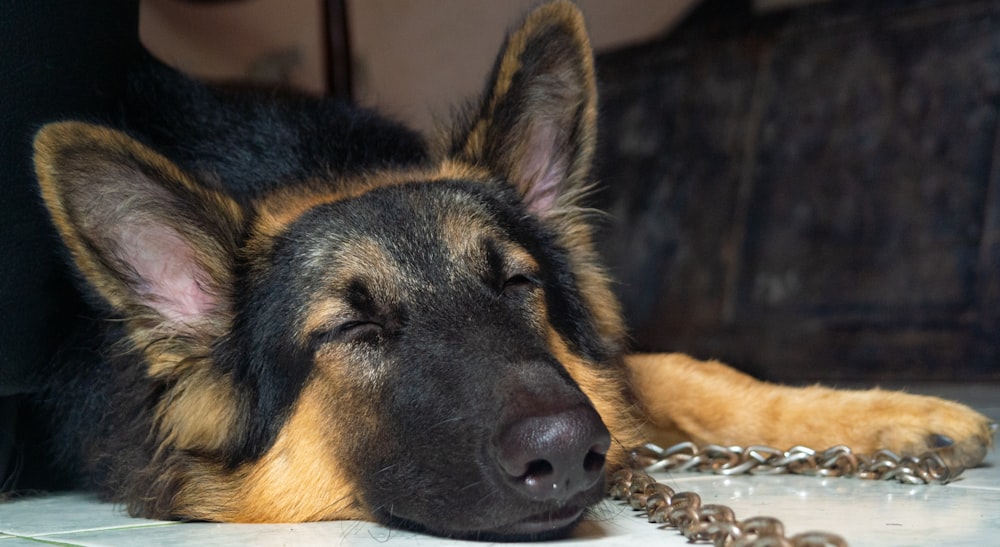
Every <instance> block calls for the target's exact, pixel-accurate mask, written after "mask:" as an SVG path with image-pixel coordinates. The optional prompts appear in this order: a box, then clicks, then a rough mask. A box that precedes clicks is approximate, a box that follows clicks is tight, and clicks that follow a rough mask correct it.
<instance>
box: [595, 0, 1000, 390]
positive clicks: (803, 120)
mask: <svg viewBox="0 0 1000 547" xmlns="http://www.w3.org/2000/svg"><path fill="white" fill-rule="evenodd" d="M720 6H721V4H719V3H717V2H708V3H707V5H706V6H704V7H703V9H701V10H700V11H699V12H697V13H696V14H695V16H694V17H693V18H692V19H691V20H690V21H688V23H687V25H686V26H685V27H683V28H682V30H681V32H680V33H679V34H678V35H677V36H676V37H674V38H673V39H671V40H666V41H664V42H662V43H659V44H649V45H646V46H644V47H642V48H637V49H634V50H631V51H628V52H619V53H617V54H615V55H608V56H604V57H602V58H601V59H600V60H599V68H600V69H601V70H600V74H601V75H602V92H603V95H602V99H603V100H604V104H605V113H604V118H603V123H602V129H603V130H604V133H603V139H604V141H603V144H602V153H603V154H604V156H605V163H603V164H602V165H601V169H600V175H601V178H602V180H603V181H605V182H606V183H608V184H610V185H611V188H609V189H608V190H606V191H605V193H604V194H602V195H601V200H600V201H601V204H602V206H605V207H607V208H608V210H609V211H610V212H611V213H612V215H613V216H614V218H615V219H617V221H618V223H617V224H615V225H613V227H612V228H609V229H608V230H607V232H606V234H605V237H606V240H605V245H604V249H605V250H606V254H607V256H608V259H609V261H610V262H611V263H612V264H613V268H614V270H615V272H616V273H617V274H618V275H619V278H620V279H621V280H622V284H621V285H620V287H619V292H620V293H621V295H622V298H623V301H624V302H625V306H626V311H627V313H628V315H629V317H630V319H631V321H632V325H633V326H634V333H635V337H636V343H637V345H638V346H639V347H640V348H643V349H658V350H662V349H679V350H684V351H689V352H692V353H694V354H696V355H699V356H702V357H718V358H723V359H727V360H731V361H734V362H737V363H739V364H742V365H743V366H744V368H747V369H749V370H751V371H754V372H756V373H758V374H760V375H763V376H767V377H772V378H780V379H808V378H827V379H840V378H843V379H853V378H860V379H876V378H878V379H892V378H901V377H907V378H914V377H919V378H935V379H947V378H970V377H976V378H994V379H1000V364H998V359H997V358H998V355H1000V336H998V325H1000V321H998V320H997V318H998V317H1000V312H998V308H1000V274H998V271H1000V207H998V204H997V202H998V201H1000V197H998V190H997V186H998V182H997V180H998V179H1000V176H998V174H997V173H998V172H1000V169H998V168H997V167H996V165H997V161H996V159H997V157H998V151H997V149H998V142H997V134H998V133H997V132H998V117H1000V103H998V101H997V98H998V97H1000V8H998V7H997V6H996V5H995V4H988V3H982V2H921V3H920V4H918V5H914V4H912V3H903V2H886V3H879V5H878V6H876V7H870V6H866V5H864V4H863V3H837V5H835V6H833V5H825V4H824V5H820V6H813V7H808V8H801V9H798V10H794V11H792V12H787V13H783V14H779V15H770V16H756V17H755V16H752V15H751V14H750V13H749V12H748V11H747V12H744V13H743V14H742V16H734V15H733V14H732V10H729V11H728V12H727V11H725V10H721V9H719V7H720Z"/></svg>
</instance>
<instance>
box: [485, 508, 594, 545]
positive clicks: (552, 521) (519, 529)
mask: <svg viewBox="0 0 1000 547" xmlns="http://www.w3.org/2000/svg"><path fill="white" fill-rule="evenodd" d="M585 511H586V508H582V507H575V506H570V507H564V508H562V509H559V510H555V511H546V512H544V513H540V514H537V515H533V516H530V517H528V518H525V519H521V520H519V521H517V522H513V523H511V524H507V525H505V526H501V527H499V528H496V529H494V530H485V531H479V532H476V534H475V535H476V537H475V539H481V540H486V541H546V540H550V539H559V538H563V537H566V536H567V535H569V533H570V531H572V530H573V528H575V527H576V525H577V524H579V522H580V521H581V520H583V515H584V513H585ZM467 539H468V538H467Z"/></svg>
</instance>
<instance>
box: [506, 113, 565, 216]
mask: <svg viewBox="0 0 1000 547" xmlns="http://www.w3.org/2000/svg"><path fill="white" fill-rule="evenodd" d="M529 134H530V138H529V140H528V143H527V144H526V145H525V147H524V156H523V157H522V158H521V159H520V162H521V165H520V169H519V170H518V178H519V179H520V180H517V181H515V182H516V183H517V184H518V186H519V187H520V188H521V189H522V190H521V191H522V193H523V194H524V201H525V203H526V204H527V205H528V210H530V211H531V212H533V213H536V214H540V215H544V214H546V213H548V212H550V211H551V210H552V209H554V208H555V206H556V200H557V198H558V197H559V193H560V191H562V186H563V184H564V181H565V178H566V164H565V161H566V160H565V159H563V158H562V157H561V155H559V152H560V151H559V150H557V149H556V142H557V139H558V138H559V130H558V129H557V128H556V127H555V126H554V125H553V124H550V123H545V124H532V126H531V128H530V130H529Z"/></svg>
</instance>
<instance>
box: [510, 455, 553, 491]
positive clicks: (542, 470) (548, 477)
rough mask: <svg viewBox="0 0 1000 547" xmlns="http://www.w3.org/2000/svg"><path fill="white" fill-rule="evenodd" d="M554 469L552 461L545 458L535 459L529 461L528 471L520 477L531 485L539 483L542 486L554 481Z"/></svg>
mask: <svg viewBox="0 0 1000 547" xmlns="http://www.w3.org/2000/svg"><path fill="white" fill-rule="evenodd" d="M554 471H555V470H554V469H553V468H552V464H551V463H549V462H547V461H545V460H534V461H532V462H529V463H528V469H527V471H526V472H525V473H524V475H522V476H521V477H518V478H519V479H520V480H523V481H524V482H525V483H526V484H528V485H530V486H535V485H538V487H541V485H543V484H546V483H548V484H551V483H552V475H553V473H554Z"/></svg>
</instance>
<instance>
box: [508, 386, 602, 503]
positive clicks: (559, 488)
mask: <svg viewBox="0 0 1000 547" xmlns="http://www.w3.org/2000/svg"><path fill="white" fill-rule="evenodd" d="M498 444H499V446H498V454H497V459H498V461H499V464H500V468H501V469H502V471H503V472H504V473H505V474H506V475H507V476H508V477H509V478H510V479H511V480H512V481H513V484H514V486H515V487H516V488H517V489H518V490H520V491H521V492H522V493H523V494H524V495H526V496H527V497H528V498H531V499H534V500H539V501H543V500H559V499H568V498H570V497H571V496H573V495H574V494H576V493H578V492H582V491H584V490H587V489H588V488H590V487H592V486H594V484H595V483H596V482H597V481H600V480H601V478H602V477H603V473H602V470H603V468H604V456H605V454H607V452H608V447H609V446H610V445H611V435H610V434H609V433H608V429H607V428H606V427H604V423H603V422H601V418H600V416H598V414H597V412H596V411H595V410H594V409H593V408H590V407H589V406H578V407H574V408H572V409H569V410H566V411H563V412H559V413H557V414H551V415H548V416H530V417H527V418H523V419H521V420H519V421H516V422H514V423H513V424H511V425H510V426H508V427H507V429H506V430H505V431H503V433H502V434H501V435H500V437H499V443H498Z"/></svg>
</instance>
